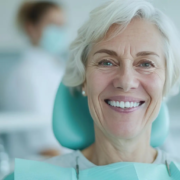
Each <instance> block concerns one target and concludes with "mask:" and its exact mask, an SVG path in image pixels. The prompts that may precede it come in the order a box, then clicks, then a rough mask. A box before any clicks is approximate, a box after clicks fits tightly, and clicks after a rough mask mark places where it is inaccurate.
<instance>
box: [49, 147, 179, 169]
mask: <svg viewBox="0 0 180 180" xmlns="http://www.w3.org/2000/svg"><path fill="white" fill-rule="evenodd" d="M157 151H158V155H157V157H156V159H155V161H154V162H153V164H165V160H167V161H168V163H170V162H171V161H175V162H180V158H179V159H177V158H175V157H172V156H170V155H169V154H168V153H166V152H164V151H162V150H161V149H159V148H157ZM77 157H78V163H77ZM46 162H47V163H50V164H53V165H56V166H61V167H64V168H70V167H73V168H76V165H77V164H78V165H79V170H84V169H88V168H92V167H95V166H96V165H95V164H93V163H92V162H90V161H89V160H88V159H87V158H86V157H85V156H84V155H83V154H82V153H81V151H79V150H76V151H74V152H72V153H69V154H65V155H63V156H56V157H53V158H51V159H48V160H46Z"/></svg>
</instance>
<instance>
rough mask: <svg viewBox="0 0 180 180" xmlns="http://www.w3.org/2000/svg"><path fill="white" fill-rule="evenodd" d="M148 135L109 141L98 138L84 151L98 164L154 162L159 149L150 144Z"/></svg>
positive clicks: (84, 153)
mask: <svg viewBox="0 0 180 180" xmlns="http://www.w3.org/2000/svg"><path fill="white" fill-rule="evenodd" d="M147 138H148V137H143V138H142V139H139V141H138V140H137V139H136V140H119V142H117V141H116V142H115V141H113V142H112V141H109V140H108V139H107V138H102V137H101V138H100V137H99V138H98V136H96V141H95V143H94V144H92V145H91V146H89V147H88V148H86V149H85V150H83V151H82V153H83V155H84V156H85V157H86V158H87V159H88V160H89V161H91V162H92V163H93V164H96V165H107V164H112V163H116V162H140V163H153V162H154V161H155V159H156V157H157V150H155V149H154V148H152V147H151V146H150V145H149V139H147ZM113 143H114V144H113Z"/></svg>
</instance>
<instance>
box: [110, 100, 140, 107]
mask: <svg viewBox="0 0 180 180" xmlns="http://www.w3.org/2000/svg"><path fill="white" fill-rule="evenodd" d="M107 103H108V104H109V105H110V106H113V107H119V108H122V109H127V108H134V107H138V106H141V105H142V104H143V101H140V102H129V101H126V102H124V101H121V102H119V101H110V100H107Z"/></svg>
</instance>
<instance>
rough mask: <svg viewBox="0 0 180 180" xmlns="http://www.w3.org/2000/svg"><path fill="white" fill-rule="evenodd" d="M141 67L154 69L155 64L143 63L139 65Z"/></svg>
mask: <svg viewBox="0 0 180 180" xmlns="http://www.w3.org/2000/svg"><path fill="white" fill-rule="evenodd" d="M139 66H140V67H143V68H151V67H154V64H153V63H152V62H143V63H141V64H139Z"/></svg>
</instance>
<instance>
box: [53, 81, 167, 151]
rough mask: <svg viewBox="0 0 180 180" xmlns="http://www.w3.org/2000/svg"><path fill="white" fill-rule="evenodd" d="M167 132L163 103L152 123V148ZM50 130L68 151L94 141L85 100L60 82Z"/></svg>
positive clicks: (86, 145) (159, 142)
mask: <svg viewBox="0 0 180 180" xmlns="http://www.w3.org/2000/svg"><path fill="white" fill-rule="evenodd" d="M168 130H169V114H168V109H167V107H166V105H165V104H164V103H162V105H161V109H160V112H159V115H158V117H157V118H156V120H155V121H154V122H153V125H152V132H151V146H153V147H158V146H160V145H161V144H163V142H164V141H165V139H166V137H167V135H168ZM53 131H54V135H55V137H56V139H57V140H58V141H59V143H60V144H61V145H62V146H64V147H67V148H70V149H74V150H77V149H80V150H81V149H84V148H86V147H88V146H89V145H91V144H92V143H93V142H94V127H93V120H92V118H91V115H90V113H89V109H88V104H87V98H86V97H83V96H82V95H81V93H80V92H78V91H77V92H73V93H72V92H71V91H70V89H69V88H68V87H66V86H64V85H63V84H62V83H61V84H60V86H59V89H58V91H57V95H56V99H55V104H54V112H53Z"/></svg>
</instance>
